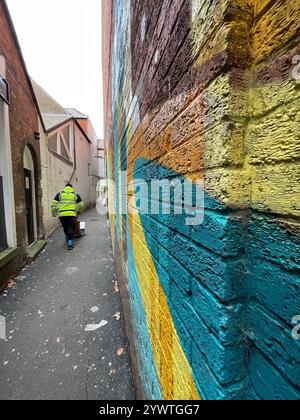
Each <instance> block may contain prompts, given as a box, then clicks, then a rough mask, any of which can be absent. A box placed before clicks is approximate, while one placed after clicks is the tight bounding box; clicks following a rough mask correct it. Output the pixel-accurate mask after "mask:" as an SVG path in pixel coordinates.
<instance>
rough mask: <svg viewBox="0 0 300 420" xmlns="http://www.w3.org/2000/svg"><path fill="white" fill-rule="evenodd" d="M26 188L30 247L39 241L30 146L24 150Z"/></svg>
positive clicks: (33, 170) (33, 168)
mask: <svg viewBox="0 0 300 420" xmlns="http://www.w3.org/2000/svg"><path fill="white" fill-rule="evenodd" d="M24 188H25V201H26V202H25V206H26V209H25V211H26V222H27V242H28V246H30V245H32V244H33V243H34V242H36V240H37V221H36V215H37V212H36V186H35V165H34V160H33V156H32V152H31V150H30V149H29V147H28V146H26V147H25V150H24Z"/></svg>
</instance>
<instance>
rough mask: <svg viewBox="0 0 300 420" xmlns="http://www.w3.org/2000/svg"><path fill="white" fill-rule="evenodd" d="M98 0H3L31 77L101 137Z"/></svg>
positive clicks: (99, 21) (99, 4)
mask: <svg viewBox="0 0 300 420" xmlns="http://www.w3.org/2000/svg"><path fill="white" fill-rule="evenodd" d="M101 2H102V0H51V1H47V0H7V4H8V6H9V9H10V12H11V15H12V18H13V21H14V25H15V29H16V31H17V34H18V38H19V42H20V45H21V48H22V51H23V55H24V58H25V61H26V64H27V68H28V71H29V73H30V75H31V77H32V78H33V79H34V80H35V81H36V82H37V83H38V84H39V85H41V86H42V87H43V88H44V89H45V90H46V91H47V92H48V93H49V94H50V95H51V96H53V97H54V98H55V99H56V100H57V101H58V102H59V103H60V104H61V105H63V106H64V107H66V108H67V107H69V108H77V109H78V110H79V111H81V112H83V113H84V114H87V115H89V116H90V118H91V120H92V123H93V125H94V127H95V129H96V132H97V135H98V136H99V137H100V138H102V136H103V115H102V113H103V110H102V67H101V58H102V57H101Z"/></svg>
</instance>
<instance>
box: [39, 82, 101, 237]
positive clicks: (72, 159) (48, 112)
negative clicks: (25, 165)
mask: <svg viewBox="0 0 300 420" xmlns="http://www.w3.org/2000/svg"><path fill="white" fill-rule="evenodd" d="M32 84H33V88H34V91H35V94H36V97H37V100H38V104H39V107H40V110H41V114H42V120H43V123H44V126H45V130H44V131H42V124H41V125H40V130H41V160H42V190H43V199H42V200H43V209H44V213H43V222H44V230H45V234H46V236H49V235H50V234H51V233H52V231H53V230H54V229H55V228H56V227H57V220H56V219H54V218H53V217H52V216H51V214H50V211H49V209H50V205H51V201H52V200H53V198H54V196H55V195H56V194H57V192H59V191H62V189H63V188H64V186H65V185H66V183H68V182H71V183H72V184H73V187H74V189H75V190H76V191H77V192H79V193H80V195H81V196H82V199H83V200H84V203H85V206H86V208H89V207H92V206H94V205H95V203H96V194H95V191H96V187H95V183H96V182H97V181H96V178H97V177H98V179H99V169H98V171H97V168H96V166H97V165H96V164H95V156H96V155H95V153H96V152H95V150H96V148H97V137H96V134H95V132H94V129H93V126H92V124H91V122H90V120H89V118H88V117H87V116H86V115H84V114H82V113H81V112H79V111H77V110H76V109H73V108H70V109H65V108H63V107H62V106H61V105H60V104H59V103H57V102H56V101H55V100H54V99H53V98H52V97H51V96H50V95H49V94H48V93H47V92H45V90H44V89H42V88H41V87H40V86H39V85H38V84H37V83H35V82H32ZM97 161H98V159H97ZM98 166H99V164H98Z"/></svg>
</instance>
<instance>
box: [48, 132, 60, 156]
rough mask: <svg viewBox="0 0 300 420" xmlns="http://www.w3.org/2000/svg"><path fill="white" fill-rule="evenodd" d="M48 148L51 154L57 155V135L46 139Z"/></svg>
mask: <svg viewBox="0 0 300 420" xmlns="http://www.w3.org/2000/svg"><path fill="white" fill-rule="evenodd" d="M48 146H49V149H50V150H53V152H56V153H58V149H57V133H56V134H54V135H53V136H50V137H49V138H48Z"/></svg>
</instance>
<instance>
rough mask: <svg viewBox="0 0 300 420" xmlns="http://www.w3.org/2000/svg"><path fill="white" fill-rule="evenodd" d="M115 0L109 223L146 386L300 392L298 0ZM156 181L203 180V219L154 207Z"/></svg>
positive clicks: (107, 65) (288, 395)
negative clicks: (146, 195)
mask: <svg viewBox="0 0 300 420" xmlns="http://www.w3.org/2000/svg"><path fill="white" fill-rule="evenodd" d="M103 3H104V5H103V22H104V25H103V26H104V36H103V51H104V69H105V71H104V86H105V108H106V111H105V115H106V158H107V159H106V160H107V174H108V178H109V179H112V180H113V181H114V184H111V185H110V188H109V210H110V227H111V235H112V242H113V246H114V252H115V255H116V265H117V269H118V273H119V276H120V279H121V278H122V279H125V280H124V281H125V282H126V286H127V288H128V296H127V301H126V307H127V306H129V308H130V310H129V311H127V321H128V323H129V324H130V327H129V331H130V335H131V342H132V352H133V357H134V360H135V362H136V365H137V371H138V376H139V385H140V386H141V388H142V393H143V396H144V397H145V398H149V399H151V398H164V399H186V398H188V399H189V398H190V399H198V398H201V399H299V398H300V379H299V378H300V375H299V373H300V371H299V369H300V341H299V340H298V341H297V340H295V339H293V338H292V329H293V324H292V319H293V317H295V316H296V315H299V314H300V301H299V296H300V293H299V292H300V276H299V274H300V264H299V255H300V254H299V250H300V247H299V216H300V213H299V212H300V204H299V203H300V183H299V181H300V170H299V156H300V154H299V152H300V149H299V144H300V142H299V132H300V131H299V129H300V120H299V103H300V102H299V92H300V90H299V83H300V82H299V78H298V77H296V76H298V73H300V72H297V71H295V66H296V64H295V57H297V56H298V55H299V54H300V39H299V29H300V28H299V26H300V19H299V18H300V5H299V2H297V1H293V0H290V1H289V0H288V1H282V0H277V1H275V0H274V1H267V0H266V1H258V0H220V1H218V2H211V1H208V0H207V1H206V0H189V1H186V0H173V1H170V0H159V1H155V2H153V1H150V0H143V1H139V0H125V1H124V0H106V1H104V2H103ZM299 62H300V59H299ZM296 70H297V69H296ZM121 171H127V175H126V176H124V175H123V176H122V175H121ZM153 178H159V179H162V178H166V179H168V180H174V179H175V178H176V179H178V178H179V179H180V180H181V181H186V182H188V183H190V184H191V185H193V186H194V187H195V183H196V181H198V180H199V179H204V181H205V184H204V185H205V187H204V191H205V217H204V221H203V223H202V224H201V225H199V226H189V225H187V224H186V218H185V217H184V215H182V216H175V215H167V214H162V212H161V214H158V215H153V214H145V212H143V211H141V208H140V198H141V191H140V190H139V189H138V188H137V189H135V190H132V189H131V187H130V185H131V184H132V182H134V181H135V180H139V181H138V182H140V180H143V181H146V182H147V183H148V185H149V184H150V181H151V179H153ZM124 187H125V191H127V192H126V193H125V194H124V190H122V188H124ZM122 209H123V210H124V209H125V210H127V211H123V212H122V211H121V210H122ZM122 213H124V214H122ZM125 300H126V297H125ZM128 318H130V319H128Z"/></svg>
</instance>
